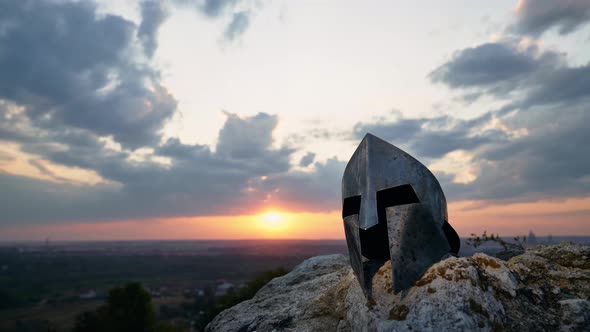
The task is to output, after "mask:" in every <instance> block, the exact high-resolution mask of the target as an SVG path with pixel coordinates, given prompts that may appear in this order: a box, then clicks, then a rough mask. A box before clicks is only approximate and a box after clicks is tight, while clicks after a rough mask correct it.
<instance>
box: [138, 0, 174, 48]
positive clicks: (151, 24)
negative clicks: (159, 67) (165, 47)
mask: <svg viewBox="0 0 590 332" xmlns="http://www.w3.org/2000/svg"><path fill="white" fill-rule="evenodd" d="M167 16H168V12H167V10H166V8H165V4H164V3H163V2H159V1H155V0H148V1H144V2H142V3H141V24H140V25H139V29H138V30H137V35H138V37H139V39H140V40H141V43H142V44H143V48H144V50H145V52H146V55H147V56H149V57H152V56H153V55H154V52H155V51H156V48H158V41H157V37H158V29H159V28H160V25H162V23H163V22H164V20H165V19H166V17H167Z"/></svg>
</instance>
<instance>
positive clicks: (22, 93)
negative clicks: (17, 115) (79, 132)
mask: <svg viewBox="0 0 590 332" xmlns="http://www.w3.org/2000/svg"><path fill="white" fill-rule="evenodd" d="M95 9H96V8H95V6H94V4H93V3H91V2H86V1H84V2H72V3H70V2H45V1H3V2H2V3H1V4H0V22H3V27H2V29H1V30H2V33H1V34H0V49H2V52H0V71H1V72H2V75H1V76H0V99H4V100H8V101H10V102H13V103H16V104H17V105H19V106H22V107H24V108H25V109H26V112H25V113H26V116H27V117H28V119H29V120H30V122H31V125H33V126H35V127H38V128H43V129H48V130H52V129H53V130H62V128H76V129H83V130H87V131H88V132H90V133H92V134H95V135H98V136H112V137H113V138H114V140H115V141H117V142H119V143H120V144H122V145H123V146H125V147H129V148H139V147H141V146H145V145H150V144H154V143H157V142H158V141H159V139H160V135H159V130H160V129H161V128H162V126H163V125H164V123H165V122H166V121H167V120H168V119H169V118H170V117H171V116H172V114H173V113H174V111H175V108H176V101H175V100H174V98H173V97H172V96H171V95H170V93H169V92H168V91H167V90H166V89H165V88H164V87H163V86H162V85H161V84H160V82H159V73H158V72H157V71H154V70H153V69H151V68H148V67H146V66H144V65H142V62H141V61H140V59H135V58H134V57H133V56H131V54H133V48H134V47H135V46H136V45H137V43H136V40H135V35H136V31H138V30H137V27H136V26H135V24H134V23H133V22H130V21H127V20H125V19H123V18H122V17H120V16H115V15H104V16H98V15H97V14H96V10H95ZM145 30H146V29H144V31H142V32H141V35H142V36H146V34H147V32H146V31H145ZM114 119H116V121H114Z"/></svg>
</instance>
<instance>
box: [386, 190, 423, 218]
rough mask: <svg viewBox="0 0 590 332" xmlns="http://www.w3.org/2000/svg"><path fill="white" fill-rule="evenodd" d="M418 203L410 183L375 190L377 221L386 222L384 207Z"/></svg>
mask: <svg viewBox="0 0 590 332" xmlns="http://www.w3.org/2000/svg"><path fill="white" fill-rule="evenodd" d="M414 203H420V200H419V199H418V196H417V195H416V192H415V191H414V188H412V185H410V184H403V185H401V186H396V187H391V188H387V189H383V190H379V191H378V192H377V215H378V218H379V223H382V222H383V223H387V219H386V215H385V209H386V208H388V207H390V206H397V205H405V204H414Z"/></svg>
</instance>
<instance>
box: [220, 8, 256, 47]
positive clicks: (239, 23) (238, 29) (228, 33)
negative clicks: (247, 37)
mask: <svg viewBox="0 0 590 332" xmlns="http://www.w3.org/2000/svg"><path fill="white" fill-rule="evenodd" d="M249 25H250V13H249V12H247V11H241V12H237V13H234V14H233V16H232V18H231V21H230V23H229V25H228V26H227V28H226V29H225V32H224V33H223V35H224V36H225V39H227V40H229V41H232V40H235V39H236V38H238V37H239V36H241V35H242V34H243V33H244V32H245V31H246V29H248V26H249Z"/></svg>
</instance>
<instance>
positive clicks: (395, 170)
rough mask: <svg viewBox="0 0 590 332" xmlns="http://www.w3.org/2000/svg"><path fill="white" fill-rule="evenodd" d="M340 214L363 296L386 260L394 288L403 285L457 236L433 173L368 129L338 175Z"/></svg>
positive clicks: (454, 248) (455, 247)
mask: <svg viewBox="0 0 590 332" xmlns="http://www.w3.org/2000/svg"><path fill="white" fill-rule="evenodd" d="M342 218H343V219H344V231H345V234H346V243H347V246H348V252H349V256H350V263H351V265H352V268H353V270H354V273H355V275H356V277H357V278H358V280H359V283H360V285H361V287H362V288H363V291H364V292H365V295H366V296H367V297H369V298H370V297H371V288H372V279H373V275H374V274H375V272H377V271H378V270H379V268H380V267H381V266H382V265H383V264H384V263H385V262H386V261H387V260H391V266H392V270H393V271H392V282H393V285H392V287H393V290H394V291H395V293H398V292H400V291H402V290H405V289H408V288H409V287H411V286H413V285H414V283H415V282H416V281H417V280H418V279H419V278H420V277H421V276H422V275H423V274H424V272H426V270H427V269H428V268H429V267H430V266H431V265H432V264H434V263H436V262H438V261H440V260H441V259H442V258H443V257H445V256H446V255H448V254H454V255H456V254H457V253H458V251H459V247H460V240H459V236H458V235H457V233H456V232H455V230H454V229H453V228H452V227H451V225H449V223H448V217H447V202H446V199H445V195H444V193H443V191H442V189H441V187H440V184H439V183H438V181H437V180H436V178H435V177H434V175H433V174H432V173H431V172H430V171H429V170H428V168H426V166H424V165H422V164H421V163H420V162H419V161H418V160H416V159H414V158H413V157H412V156H410V155H409V154H407V153H406V152H404V151H402V150H400V149H399V148H397V147H395V146H393V145H391V144H389V143H387V142H386V141H384V140H382V139H380V138H378V137H376V136H373V135H371V134H367V135H366V136H365V137H364V138H363V140H362V142H361V143H360V144H359V146H358V147H357V149H356V151H355V152H354V154H353V155H352V157H351V158H350V161H349V162H348V164H347V165H346V169H345V171H344V176H343V178H342Z"/></svg>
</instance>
